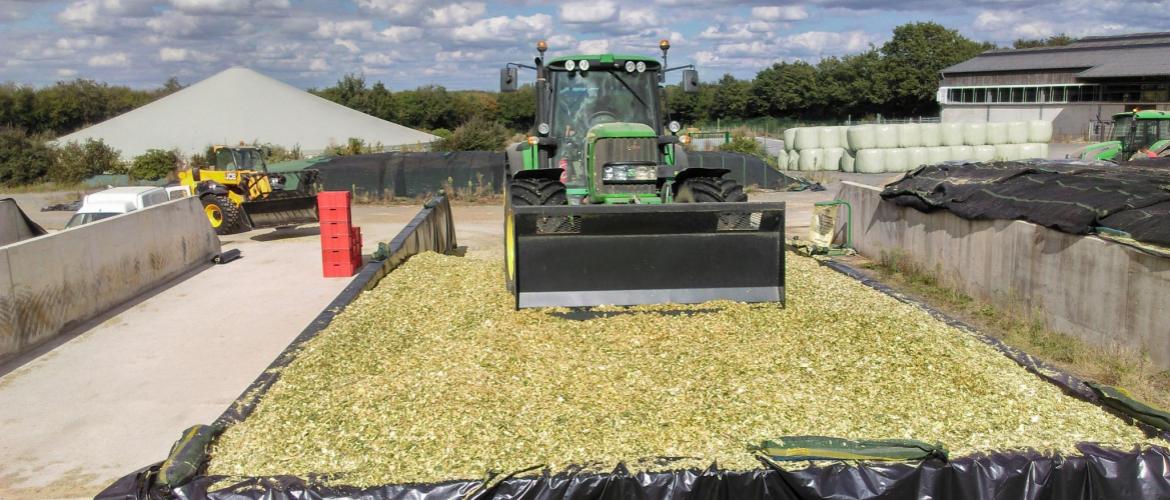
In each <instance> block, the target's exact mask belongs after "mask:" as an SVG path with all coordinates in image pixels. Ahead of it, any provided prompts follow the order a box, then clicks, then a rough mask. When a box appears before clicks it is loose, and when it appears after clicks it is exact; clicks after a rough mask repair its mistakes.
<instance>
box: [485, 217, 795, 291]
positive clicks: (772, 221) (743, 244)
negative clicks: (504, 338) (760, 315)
mask: <svg viewBox="0 0 1170 500" xmlns="http://www.w3.org/2000/svg"><path fill="white" fill-rule="evenodd" d="M505 233H506V234H505V238H506V239H507V240H508V241H507V242H506V247H507V248H506V254H507V255H506V257H505V258H506V259H507V260H506V262H505V269H506V272H507V274H508V280H509V283H510V285H511V288H512V290H513V292H514V293H515V296H516V308H517V309H519V308H526V307H554V306H564V307H588V306H598V305H635V304H659V303H681V304H693V303H699V302H705V301H708V300H720V299H724V300H735V301H741V302H783V301H784V203H687V204H681V203H680V204H669V205H581V206H538V207H529V206H523V207H511V208H510V209H509V213H508V214H507V220H506V222H505Z"/></svg>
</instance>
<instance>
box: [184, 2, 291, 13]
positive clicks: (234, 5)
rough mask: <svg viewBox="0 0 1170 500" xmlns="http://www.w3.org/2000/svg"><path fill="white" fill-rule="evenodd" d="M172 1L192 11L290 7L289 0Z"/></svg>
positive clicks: (214, 11) (247, 10)
mask: <svg viewBox="0 0 1170 500" xmlns="http://www.w3.org/2000/svg"><path fill="white" fill-rule="evenodd" d="M170 2H171V5H173V6H174V7H175V8H176V9H179V10H181V11H183V12H191V13H217V14H224V13H244V12H254V11H257V10H272V9H286V8H288V7H289V2H288V0H170Z"/></svg>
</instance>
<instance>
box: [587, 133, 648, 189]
mask: <svg viewBox="0 0 1170 500" xmlns="http://www.w3.org/2000/svg"><path fill="white" fill-rule="evenodd" d="M593 158H594V168H596V169H597V170H596V171H595V172H594V173H595V174H596V175H594V176H593V182H594V187H595V188H596V189H597V192H599V193H603V194H613V193H655V192H658V188H657V187H656V186H655V185H654V184H610V185H606V184H603V183H602V182H601V169H602V167H604V166H605V164H606V163H609V162H613V161H650V162H654V163H655V164H657V163H658V162H659V160H658V139H657V138H654V137H639V138H633V139H598V140H597V142H596V143H595V145H594V146H593Z"/></svg>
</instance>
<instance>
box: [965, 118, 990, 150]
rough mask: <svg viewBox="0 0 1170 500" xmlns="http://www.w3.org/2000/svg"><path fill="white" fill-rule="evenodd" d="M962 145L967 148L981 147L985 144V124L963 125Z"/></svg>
mask: <svg viewBox="0 0 1170 500" xmlns="http://www.w3.org/2000/svg"><path fill="white" fill-rule="evenodd" d="M963 144H966V145H968V146H982V145H984V144H987V124H985V123H964V124H963Z"/></svg>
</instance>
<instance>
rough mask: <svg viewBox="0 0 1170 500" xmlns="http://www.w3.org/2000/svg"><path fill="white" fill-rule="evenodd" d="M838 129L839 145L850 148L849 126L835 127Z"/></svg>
mask: <svg viewBox="0 0 1170 500" xmlns="http://www.w3.org/2000/svg"><path fill="white" fill-rule="evenodd" d="M833 128H835V129H837V146H839V147H842V148H845V149H849V127H833Z"/></svg>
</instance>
